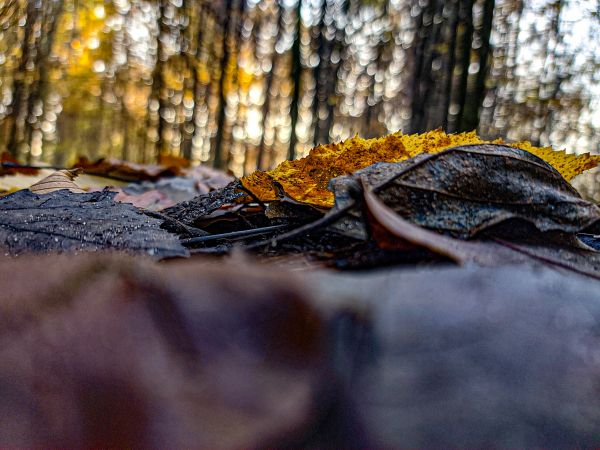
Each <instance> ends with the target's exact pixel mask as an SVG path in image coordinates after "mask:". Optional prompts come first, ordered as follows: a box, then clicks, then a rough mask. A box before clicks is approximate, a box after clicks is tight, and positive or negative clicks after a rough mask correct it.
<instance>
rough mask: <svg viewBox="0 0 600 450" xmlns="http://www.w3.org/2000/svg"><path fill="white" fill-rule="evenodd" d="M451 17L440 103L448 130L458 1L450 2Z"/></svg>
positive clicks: (443, 120)
mask: <svg viewBox="0 0 600 450" xmlns="http://www.w3.org/2000/svg"><path fill="white" fill-rule="evenodd" d="M451 4H452V6H451V7H452V13H451V14H452V16H451V18H450V45H449V48H448V66H447V69H446V83H445V87H444V92H443V102H442V128H443V129H444V130H445V131H449V130H448V115H449V114H450V101H451V99H452V82H453V80H454V67H455V66H456V41H457V32H458V8H459V0H452V2H451Z"/></svg>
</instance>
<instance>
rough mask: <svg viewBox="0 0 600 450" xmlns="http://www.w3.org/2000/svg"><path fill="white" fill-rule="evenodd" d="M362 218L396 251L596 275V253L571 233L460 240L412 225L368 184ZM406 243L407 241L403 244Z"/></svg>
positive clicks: (599, 263) (599, 270) (599, 274)
mask: <svg viewBox="0 0 600 450" xmlns="http://www.w3.org/2000/svg"><path fill="white" fill-rule="evenodd" d="M364 201H365V212H366V216H367V217H366V220H367V221H368V226H369V230H370V233H371V237H372V239H373V240H374V241H375V243H376V244H377V245H378V246H379V247H380V248H384V249H394V250H397V251H400V252H403V251H406V250H407V249H408V250H410V246H414V247H416V248H423V249H427V250H428V251H430V252H432V253H434V254H437V255H441V256H444V257H446V258H448V259H450V260H452V261H454V262H455V263H457V264H461V265H464V264H467V263H476V264H478V265H480V266H489V267H496V266H505V265H509V264H517V263H518V264H528V265H533V266H550V267H554V268H562V269H566V270H570V271H573V272H576V273H580V274H584V275H586V276H591V277H593V278H599V279H600V253H599V252H597V251H590V250H589V248H588V249H586V248H585V247H582V246H581V245H578V244H577V242H578V241H577V240H576V239H575V237H574V236H573V235H569V234H560V235H558V236H551V235H540V234H536V233H533V234H531V235H525V236H519V237H513V241H506V240H504V239H499V238H495V237H491V239H487V237H483V240H468V241H466V240H462V239H455V238H452V237H450V236H445V235H443V234H440V233H438V232H435V231H431V230H428V229H426V228H422V227H420V226H418V225H414V224H412V223H410V222H408V221H406V220H404V219H403V218H402V217H400V216H399V215H398V214H396V213H395V212H394V211H393V210H392V209H391V208H389V207H388V206H387V205H386V204H385V203H383V202H382V201H381V200H380V199H379V198H378V196H377V195H375V194H374V193H373V192H372V190H371V189H370V188H369V187H366V188H365V190H364ZM407 244H408V245H407Z"/></svg>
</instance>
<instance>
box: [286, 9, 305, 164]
mask: <svg viewBox="0 0 600 450" xmlns="http://www.w3.org/2000/svg"><path fill="white" fill-rule="evenodd" d="M301 8H302V0H298V7H297V11H296V38H295V39H294V44H293V45H292V84H293V86H294V93H293V95H292V102H291V104H290V116H291V135H290V147H289V149H288V159H294V158H296V144H297V143H298V136H296V124H297V123H298V106H299V105H298V102H299V100H300V88H301V86H300V81H301V80H300V78H301V75H302V61H301V59H300V44H301V42H300V40H301V36H302V17H301V15H300V10H301Z"/></svg>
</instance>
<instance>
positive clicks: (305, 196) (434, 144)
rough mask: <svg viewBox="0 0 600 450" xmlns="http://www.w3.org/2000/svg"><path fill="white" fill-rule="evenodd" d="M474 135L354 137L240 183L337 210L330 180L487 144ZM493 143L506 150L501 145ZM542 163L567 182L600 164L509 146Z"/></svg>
mask: <svg viewBox="0 0 600 450" xmlns="http://www.w3.org/2000/svg"><path fill="white" fill-rule="evenodd" d="M483 143H485V141H484V140H482V139H481V138H479V137H478V136H477V135H476V134H475V132H471V133H461V134H446V133H444V132H443V131H441V130H434V131H430V132H427V133H423V134H414V135H404V134H402V133H400V132H398V133H394V134H390V135H388V136H384V137H382V138H375V139H361V138H359V137H354V138H352V139H349V140H347V141H344V142H341V143H336V144H327V145H320V146H318V147H315V148H314V149H312V150H311V152H310V153H309V155H308V156H307V157H305V158H302V159H298V160H295V161H284V162H283V163H281V164H280V165H279V166H278V167H277V168H275V169H274V170H271V171H269V172H260V171H257V172H254V173H253V174H251V175H249V176H247V177H244V178H242V179H241V182H242V184H243V185H244V187H245V188H246V189H248V190H249V191H251V192H252V193H253V194H254V195H255V196H256V197H257V198H258V199H259V200H261V201H263V202H269V201H275V200H278V199H279V197H280V193H279V189H278V186H281V189H283V192H284V193H285V195H287V196H289V197H290V198H292V199H293V200H295V201H298V202H303V203H308V204H311V205H314V206H318V207H322V208H330V207H331V206H333V202H334V196H333V193H332V192H331V191H330V190H329V189H328V185H329V182H330V180H331V179H333V178H336V177H339V176H342V175H348V174H351V173H353V172H355V171H357V170H359V169H362V168H365V167H368V166H370V165H372V164H375V163H379V162H399V161H403V160H406V159H408V158H412V157H414V156H416V155H418V154H421V153H438V152H441V151H443V150H445V149H448V148H450V147H455V146H459V145H466V144H483ZM491 143H494V144H502V143H503V142H502V141H501V140H496V141H493V142H491ZM509 145H510V146H512V147H514V148H521V149H524V150H527V151H528V152H530V153H533V154H534V155H536V156H538V157H540V158H542V159H544V160H545V161H547V162H548V163H550V164H551V165H552V166H553V167H555V168H556V169H557V170H558V171H559V172H560V173H561V174H562V176H563V177H564V178H565V179H566V180H570V179H571V178H572V177H574V176H575V175H577V174H579V173H582V172H583V171H585V170H587V169H591V168H593V167H595V166H597V165H598V164H599V163H600V155H589V154H583V155H573V154H567V153H566V152H564V151H554V150H552V148H550V147H544V148H539V147H534V146H532V145H531V144H530V143H528V142H517V143H513V144H509Z"/></svg>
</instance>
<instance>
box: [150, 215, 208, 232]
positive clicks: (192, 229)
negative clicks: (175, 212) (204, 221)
mask: <svg viewBox="0 0 600 450" xmlns="http://www.w3.org/2000/svg"><path fill="white" fill-rule="evenodd" d="M144 213H145V214H146V215H147V216H150V217H154V218H155V219H162V220H164V221H165V222H169V223H170V224H171V225H174V226H176V227H178V228H179V229H183V230H185V232H186V233H188V234H191V235H192V236H209V233H208V232H206V231H204V230H202V229H200V228H196V227H192V226H190V225H186V224H185V223H183V222H180V221H179V220H177V219H174V218H173V217H170V216H167V215H165V214H162V213H159V212H158V211H150V210H147V209H144Z"/></svg>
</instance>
